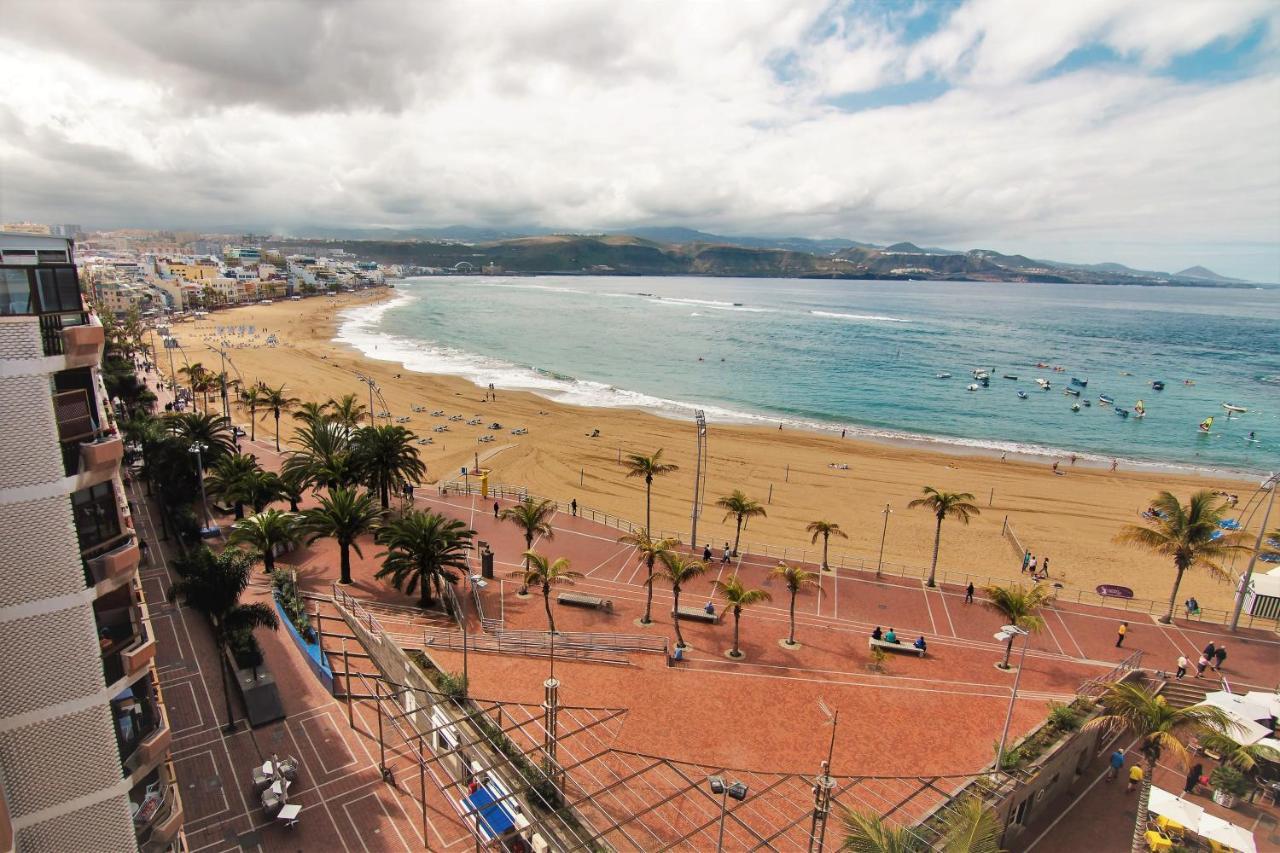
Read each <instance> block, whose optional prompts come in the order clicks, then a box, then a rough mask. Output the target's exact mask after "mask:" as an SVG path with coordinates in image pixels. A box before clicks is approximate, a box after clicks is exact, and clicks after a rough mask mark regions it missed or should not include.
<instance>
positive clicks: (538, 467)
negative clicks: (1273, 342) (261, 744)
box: [162, 291, 1256, 618]
mask: <svg viewBox="0 0 1280 853" xmlns="http://www.w3.org/2000/svg"><path fill="white" fill-rule="evenodd" d="M393 295H394V292H387V291H373V292H365V293H360V294H343V295H342V296H340V297H337V298H332V299H330V298H314V299H308V300H303V301H301V302H288V301H285V302H278V303H276V304H273V305H269V306H264V305H251V306H243V307H239V308H235V309H230V310H228V311H225V312H217V313H215V314H213V315H211V316H210V317H208V318H205V319H204V320H202V321H199V322H198V323H191V324H181V325H179V326H176V327H175V329H174V331H175V333H176V334H177V335H178V336H179V338H180V340H183V344H184V348H185V349H186V350H187V351H188V352H191V354H192V356H191V357H193V358H195V359H199V358H200V357H201V356H200V355H198V354H197V353H199V352H202V351H203V349H204V340H203V339H204V336H207V335H212V333H213V328H214V327H215V326H219V325H226V324H227V323H229V322H230V321H231V320H230V318H233V317H234V318H235V320H234V322H236V323H244V324H246V325H247V324H253V325H255V326H257V329H258V331H259V332H260V334H259V336H258V339H257V342H256V344H257V345H256V346H255V345H251V344H250V342H249V341H248V340H247V339H240V341H239V343H237V339H236V338H233V339H232V341H233V349H232V351H231V352H232V361H233V365H234V368H235V370H236V372H237V373H238V374H239V376H240V377H241V378H242V379H244V380H246V381H253V380H256V379H263V380H265V381H268V382H269V383H270V384H272V385H278V384H280V383H284V384H286V385H287V387H288V388H289V390H290V393H291V394H293V395H294V396H298V397H301V398H303V399H304V400H308V399H318V400H326V399H328V398H329V397H332V396H341V395H342V394H344V393H356V394H359V395H360V399H361V400H362V401H364V399H365V394H366V393H367V391H366V389H365V388H364V386H363V385H362V384H361V383H360V382H359V380H357V379H356V377H355V374H356V373H357V372H359V373H362V374H364V375H368V376H372V377H373V378H375V380H376V381H377V382H378V384H379V386H380V387H381V389H382V393H383V395H384V397H385V399H386V402H387V405H388V407H389V409H390V410H391V411H392V412H393V413H394V414H396V415H404V416H410V417H411V422H410V423H409V424H407V426H408V427H409V428H410V429H412V430H413V431H414V432H416V433H417V434H418V435H420V436H424V437H432V438H433V439H434V441H433V443H432V444H431V445H428V446H424V447H420V448H419V450H420V451H421V453H422V456H423V459H424V461H425V462H426V463H427V465H428V471H429V474H428V477H427V479H428V481H430V482H437V481H439V480H448V479H452V478H453V477H456V476H458V475H459V473H460V469H461V468H462V467H463V466H467V467H473V466H474V465H475V463H476V462H477V461H481V462H482V464H484V465H485V466H487V467H489V468H491V469H492V472H493V473H492V479H493V480H494V481H495V482H503V483H513V484H520V485H524V486H527V487H528V488H529V489H530V490H531V491H534V492H537V493H540V494H545V495H547V496H550V497H554V498H557V499H559V500H563V501H568V500H569V499H570V498H576V499H577V500H578V502H579V503H580V504H581V505H583V506H590V507H593V508H596V509H598V510H601V511H604V512H609V513H612V514H614V515H618V516H621V517H623V518H630V519H634V520H639V519H642V518H643V514H644V498H643V495H644V489H643V484H640V483H638V482H637V481H635V480H628V479H626V478H625V476H624V472H623V470H622V468H621V466H620V465H618V463H617V459H618V457H619V456H621V455H622V454H625V453H632V452H635V453H646V454H647V453H652V452H653V451H654V450H656V449H658V448H660V447H661V448H664V456H665V457H666V458H667V459H669V460H670V461H671V462H674V463H675V464H677V465H679V466H680V470H679V471H678V472H676V473H674V474H672V475H670V476H669V477H664V478H662V479H660V480H658V481H656V482H655V484H654V498H653V518H654V527H655V528H656V529H659V530H668V531H673V530H682V531H685V534H686V536H687V532H688V530H689V527H690V505H689V497H690V495H691V494H692V486H693V483H692V481H693V468H694V435H693V432H694V431H693V428H692V422H691V419H688V420H678V419H676V418H673V417H664V416H661V414H656V413H654V412H651V411H648V410H645V409H644V408H642V407H641V408H625V407H593V408H588V407H583V406H578V405H574V404H572V403H565V402H559V401H555V400H551V399H548V398H547V397H545V396H541V395H540V394H538V393H535V392H533V391H525V390H507V389H504V388H501V387H499V388H498V389H497V391H498V395H497V396H498V399H497V401H495V402H487V403H483V402H480V398H481V396H482V395H483V392H482V391H481V389H480V388H478V387H477V386H476V385H474V384H473V383H472V382H471V381H469V380H467V379H464V378H460V377H457V376H450V375H438V374H427V373H417V372H413V371H411V370H409V369H407V368H404V367H401V365H400V362H399V361H397V360H385V359H381V358H379V357H378V356H377V355H376V354H374V355H371V356H369V357H366V356H365V355H364V354H363V353H362V352H360V351H359V350H358V349H356V348H354V347H352V346H350V345H348V344H345V343H342V342H340V341H337V340H335V338H336V337H337V335H338V327H339V325H340V324H342V323H343V321H344V319H345V318H344V316H343V315H344V313H346V312H349V311H350V310H351V309H353V308H356V309H365V308H367V307H368V306H372V305H374V304H377V303H378V302H384V301H385V300H387V299H390V298H391V297H392V296H393ZM266 333H270V334H277V335H279V338H280V340H281V345H280V346H279V347H275V348H268V347H265V346H262V345H261V342H262V340H263V339H264V338H265V334H266ZM187 340H190V341H191V343H190V345H188V344H187V342H186V341H187ZM375 353H376V351H375ZM162 361H163V360H162ZM179 366H180V365H179ZM162 367H164V368H165V369H166V370H167V364H162ZM375 406H376V407H378V408H380V404H375ZM413 406H422V407H424V408H425V409H426V410H427V411H430V410H433V409H443V410H445V411H446V412H447V413H449V414H455V413H456V414H463V415H465V416H467V417H471V416H472V415H476V414H479V415H481V416H482V418H483V420H484V422H485V423H488V422H490V421H494V420H496V421H499V422H501V423H503V424H504V427H503V429H501V430H494V431H488V430H485V429H482V428H479V427H468V426H466V425H465V424H463V423H451V424H449V426H450V431H449V432H446V433H441V434H435V433H433V432H432V429H433V427H435V426H438V425H440V424H441V422H442V420H441V419H433V418H430V417H429V416H428V415H427V414H426V412H423V413H412V412H411V410H412V407H413ZM260 414H261V413H260ZM233 417H234V419H235V420H236V421H237V422H239V423H243V424H245V425H246V426H247V425H248V413H247V412H240V411H237V412H234V413H233ZM709 420H710V432H709V437H708V440H709V460H708V463H707V491H708V501H707V505H706V506H705V508H704V510H703V514H702V517H701V520H700V521H699V531H700V532H699V539H700V540H707V541H708V542H710V543H711V544H712V545H713V547H715V548H717V549H718V548H719V547H721V545H722V544H723V542H724V540H725V539H726V538H728V539H731V538H732V536H733V525H732V522H729V523H724V522H723V521H722V519H721V516H722V513H721V512H719V511H717V510H715V509H714V508H713V507H712V506H711V503H712V502H713V501H714V500H715V498H716V497H718V496H719V495H721V494H726V493H727V492H729V491H731V490H732V489H734V488H741V489H743V490H744V491H746V492H747V494H748V495H750V496H752V497H754V498H756V499H757V500H759V501H760V502H761V503H762V504H766V508H767V510H768V516H767V517H766V518H761V519H755V520H752V521H751V522H750V524H749V525H748V528H747V530H746V531H745V532H744V534H743V540H744V542H746V541H749V542H753V543H755V542H760V543H768V544H770V545H776V546H789V547H793V548H806V549H808V551H809V553H810V557H811V558H812V555H813V554H814V553H815V548H817V547H820V545H819V546H815V545H813V544H812V543H811V542H810V541H809V540H810V537H809V535H807V534H806V533H805V531H804V527H805V525H806V524H807V523H808V522H809V521H812V520H814V519H817V518H821V517H827V518H830V519H831V520H833V521H837V522H838V523H840V525H841V527H842V528H843V529H844V530H845V532H846V533H847V534H848V536H849V539H848V540H847V541H834V542H832V543H831V550H832V553H833V554H835V553H837V552H844V553H847V554H849V555H857V556H861V557H864V558H869V559H870V560H871V561H872V562H874V561H876V560H877V558H878V549H879V544H880V540H881V536H882V529H883V528H884V524H885V513H884V509H885V507H886V505H888V506H889V508H890V510H891V512H890V515H889V526H888V534H887V535H886V536H885V544H884V551H883V559H884V561H885V563H886V564H889V565H892V564H906V565H912V566H922V565H923V566H927V565H928V563H929V560H930V557H931V549H932V543H933V533H934V524H933V519H932V517H931V516H930V515H928V514H927V513H926V512H924V511H922V510H911V509H908V508H907V507H906V504H907V502H908V501H909V500H911V499H913V498H915V497H917V496H918V495H919V492H920V488H921V486H923V485H932V486H934V487H936V488H939V489H945V490H952V491H968V492H971V493H973V494H974V495H975V496H976V498H975V503H977V504H978V505H979V506H980V508H981V509H982V514H981V515H980V516H978V517H976V518H975V519H974V520H973V523H972V524H970V525H967V526H966V525H961V524H958V523H954V522H948V523H947V524H946V525H945V526H944V530H943V541H942V554H941V559H940V561H939V567H940V569H954V570H960V571H970V572H974V573H978V574H984V575H991V576H995V577H1011V578H1013V579H1017V578H1018V577H1019V572H1018V566H1019V561H1018V560H1017V558H1016V556H1015V555H1014V554H1013V552H1012V547H1011V546H1010V545H1009V544H1007V542H1006V540H1005V539H1004V538H1003V536H1002V535H1001V531H1002V525H1003V522H1004V520H1005V519H1006V518H1007V519H1008V521H1009V523H1010V524H1011V525H1012V526H1013V527H1014V529H1015V530H1016V532H1017V535H1018V536H1019V537H1020V538H1021V539H1022V540H1023V541H1024V542H1025V543H1026V544H1027V546H1028V547H1030V548H1031V549H1032V550H1033V551H1034V552H1035V553H1037V554H1044V555H1049V556H1051V557H1052V566H1051V575H1052V576H1053V578H1054V579H1055V580H1064V581H1065V582H1066V583H1067V584H1068V585H1069V586H1071V587H1075V588H1086V589H1092V588H1093V586H1095V585H1096V584H1099V583H1118V584H1122V585H1125V586H1129V587H1131V588H1132V589H1134V591H1135V594H1136V595H1138V596H1139V597H1144V598H1157V599H1163V598H1167V596H1168V594H1169V588H1168V587H1169V583H1170V581H1171V578H1172V570H1171V569H1170V567H1169V566H1168V565H1167V564H1166V563H1165V561H1163V560H1161V559H1158V558H1155V557H1152V556H1150V555H1148V554H1145V553H1143V552H1141V551H1137V550H1134V549H1130V548H1123V549H1121V548H1120V546H1116V545H1113V544H1112V540H1113V538H1114V535H1115V533H1116V532H1117V531H1118V530H1119V528H1120V525H1121V524H1123V523H1125V522H1135V521H1138V520H1140V519H1139V517H1138V513H1139V512H1140V511H1141V509H1142V508H1143V507H1145V506H1146V505H1147V504H1148V503H1149V501H1150V498H1151V497H1152V496H1153V495H1154V494H1155V493H1156V492H1157V491H1159V490H1161V489H1165V488H1168V489H1170V490H1172V491H1174V492H1175V493H1176V494H1178V495H1179V496H1180V497H1182V498H1184V499H1185V497H1186V496H1187V494H1189V493H1190V492H1191V491H1194V490H1198V489H1204V488H1215V489H1223V490H1225V491H1229V492H1233V493H1236V494H1239V495H1240V496H1241V500H1242V501H1243V500H1244V499H1245V497H1246V495H1248V494H1251V493H1252V491H1253V489H1254V488H1255V486H1256V484H1255V483H1252V482H1249V481H1246V480H1242V479H1239V478H1238V477H1232V476H1230V475H1222V474H1215V473H1213V472H1209V471H1195V472H1189V471H1174V472H1168V473H1166V472H1157V471H1152V470H1146V469H1142V468H1136V469H1135V467H1134V466H1133V465H1132V464H1131V463H1122V467H1121V469H1120V470H1119V471H1117V472H1115V473H1112V472H1109V471H1108V470H1107V468H1108V467H1109V465H1108V464H1107V463H1106V462H1103V463H1102V464H1101V465H1100V467H1099V466H1092V465H1086V464H1084V462H1085V460H1084V458H1083V456H1082V457H1081V458H1080V459H1079V460H1078V461H1077V463H1076V465H1075V466H1071V465H1069V464H1068V463H1067V462H1066V461H1065V460H1064V461H1063V463H1062V465H1061V468H1062V470H1063V474H1062V475H1060V476H1054V475H1053V474H1052V472H1051V471H1050V468H1049V457H1034V456H1029V457H1028V458H1023V457H1020V456H1018V455H1015V454H1014V453H1008V456H1007V459H1006V461H1003V462H1002V461H1000V458H999V456H1000V454H999V451H998V450H990V451H986V450H984V449H983V448H977V447H974V448H966V447H963V446H961V445H957V444H950V443H945V444H944V443H943V442H937V441H929V440H928V439H927V438H921V439H911V438H908V437H892V438H890V437H864V436H861V435H856V436H855V435H854V434H852V433H851V434H850V436H849V437H848V438H845V439H841V438H840V436H839V432H838V428H835V431H824V430H818V429H801V428H799V427H791V428H786V429H783V430H781V431H779V430H778V429H777V422H776V420H775V421H773V422H772V425H770V426H766V425H760V424H737V423H728V422H725V421H723V420H717V419H715V418H709ZM281 426H282V430H281V433H282V436H281V437H282V441H287V437H288V434H289V432H290V431H291V429H292V427H291V425H290V423H289V419H288V417H287V416H286V417H285V418H283V419H282V423H281ZM514 427H527V428H528V429H529V434H528V435H523V436H518V437H517V436H512V435H511V433H510V429H511V428H514ZM256 429H258V430H261V431H262V432H263V434H264V435H265V436H266V437H270V436H271V435H272V430H273V424H272V422H271V419H270V417H269V415H266V416H262V417H260V422H259V423H258V424H257V426H256ZM594 429H599V430H600V436H599V437H598V438H592V437H591V432H592V430H594ZM485 432H490V433H491V434H493V435H494V436H495V441H494V442H493V443H490V444H479V443H477V441H476V437H477V435H479V434H481V433H485ZM482 452H483V453H484V454H485V455H486V456H487V458H486V459H484V460H479V457H480V454H481V453H482ZM842 466H847V467H842ZM549 547H551V548H552V549H553V548H554V543H551V544H550V545H549ZM621 550H622V549H621V548H620V551H619V557H618V559H619V560H625V559H626V557H625V555H623V554H622V553H621ZM1192 594H1194V595H1196V596H1197V597H1198V598H1199V599H1200V600H1201V602H1202V603H1204V604H1206V605H1207V606H1224V605H1225V604H1227V603H1229V602H1230V599H1231V589H1230V587H1229V586H1227V585H1225V584H1222V583H1218V582H1215V581H1212V580H1211V579H1209V578H1208V577H1207V576H1204V575H1201V574H1198V573H1193V574H1189V575H1188V578H1187V580H1186V581H1185V582H1184V584H1183V588H1182V592H1181V595H1182V597H1186V596H1187V595H1192ZM938 618H942V616H941V614H940V615H939V617H938Z"/></svg>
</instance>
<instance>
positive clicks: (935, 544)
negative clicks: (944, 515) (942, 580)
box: [928, 518, 942, 586]
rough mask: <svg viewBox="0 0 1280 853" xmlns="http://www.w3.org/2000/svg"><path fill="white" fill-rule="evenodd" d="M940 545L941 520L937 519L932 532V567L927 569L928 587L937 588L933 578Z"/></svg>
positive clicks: (935, 572) (936, 571)
mask: <svg viewBox="0 0 1280 853" xmlns="http://www.w3.org/2000/svg"><path fill="white" fill-rule="evenodd" d="M941 545H942V519H941V518H939V519H938V527H937V529H936V530H934V532H933V565H931V566H930V567H929V583H928V585H929V586H937V583H935V582H934V577H935V576H936V575H937V574H938V548H939V547H940V546H941Z"/></svg>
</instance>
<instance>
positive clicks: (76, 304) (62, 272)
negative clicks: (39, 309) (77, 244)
mask: <svg viewBox="0 0 1280 853" xmlns="http://www.w3.org/2000/svg"><path fill="white" fill-rule="evenodd" d="M54 272H55V274H56V275H57V279H58V307H59V309H61V310H63V311H78V310H80V283H79V282H78V281H76V269H75V267H59V268H58V269H57V270H55V271H54Z"/></svg>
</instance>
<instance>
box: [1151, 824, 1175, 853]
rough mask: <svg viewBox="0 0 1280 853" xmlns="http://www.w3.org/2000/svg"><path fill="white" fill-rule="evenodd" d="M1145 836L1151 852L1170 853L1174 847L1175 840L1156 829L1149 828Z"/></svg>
mask: <svg viewBox="0 0 1280 853" xmlns="http://www.w3.org/2000/svg"><path fill="white" fill-rule="evenodd" d="M1144 837H1145V838H1146V840H1147V849H1148V850H1150V851H1151V853H1169V851H1170V850H1172V849H1173V842H1172V841H1170V840H1169V839H1167V838H1165V837H1164V836H1163V835H1161V834H1160V833H1158V832H1156V831H1155V830H1154V829H1148V830H1147V832H1146V834H1145V835H1144Z"/></svg>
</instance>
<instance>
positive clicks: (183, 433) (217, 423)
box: [164, 412, 236, 466]
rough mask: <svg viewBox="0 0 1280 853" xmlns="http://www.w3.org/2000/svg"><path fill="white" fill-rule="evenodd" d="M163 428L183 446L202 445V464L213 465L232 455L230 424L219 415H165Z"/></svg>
mask: <svg viewBox="0 0 1280 853" xmlns="http://www.w3.org/2000/svg"><path fill="white" fill-rule="evenodd" d="M164 423H165V427H166V428H167V429H168V430H169V432H170V433H172V434H173V435H174V436H175V437H177V438H178V439H180V440H181V441H182V442H183V443H184V444H185V445H187V446H188V447H190V446H191V445H192V444H195V443H196V442H199V443H200V444H203V445H204V450H203V451H202V453H203V454H204V464H205V465H206V466H210V465H213V463H215V462H217V461H218V459H219V457H221V456H222V455H223V454H226V453H234V452H235V449H236V446H235V442H233V441H232V440H231V424H230V423H228V422H227V419H226V418H224V417H222V416H220V415H202V414H200V413H199V412H178V413H175V414H169V415H165V418H164Z"/></svg>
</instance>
